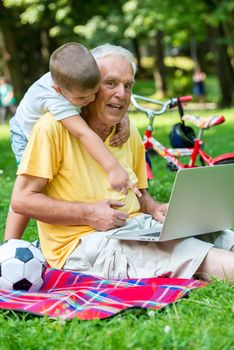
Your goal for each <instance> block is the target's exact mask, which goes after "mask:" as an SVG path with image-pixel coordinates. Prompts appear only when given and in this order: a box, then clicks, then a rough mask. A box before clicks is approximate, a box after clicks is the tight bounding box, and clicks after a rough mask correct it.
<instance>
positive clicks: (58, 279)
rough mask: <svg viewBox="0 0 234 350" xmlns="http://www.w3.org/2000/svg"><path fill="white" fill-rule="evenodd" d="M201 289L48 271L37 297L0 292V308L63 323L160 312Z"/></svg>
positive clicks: (182, 282)
mask: <svg viewBox="0 0 234 350" xmlns="http://www.w3.org/2000/svg"><path fill="white" fill-rule="evenodd" d="M204 285H205V283H203V282H200V281H197V280H194V279H179V278H141V279H123V280H105V279H103V278H99V277H94V276H89V275H84V274H80V273H75V272H70V271H63V270H55V269H48V270H47V271H46V274H45V279H44V283H43V285H42V288H41V289H40V291H39V292H37V293H29V292H23V291H6V290H0V308H2V309H11V310H18V311H25V312H30V313H34V314H37V315H48V316H52V317H61V318H64V319H70V318H73V317H76V318H78V319H80V320H91V319H95V318H99V319H102V318H106V317H110V316H113V315H115V314H117V313H118V312H120V311H122V310H125V309H128V308H132V307H141V308H146V309H147V308H152V309H160V308H162V307H164V306H166V305H168V304H170V303H173V302H174V301H176V300H177V299H179V298H181V297H183V296H184V295H186V294H187V293H188V292H189V291H190V290H191V289H194V288H198V287H203V286H204Z"/></svg>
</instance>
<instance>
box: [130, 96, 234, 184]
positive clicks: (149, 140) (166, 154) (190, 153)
mask: <svg viewBox="0 0 234 350" xmlns="http://www.w3.org/2000/svg"><path fill="white" fill-rule="evenodd" d="M136 99H140V100H142V101H145V102H148V103H153V104H156V105H159V106H160V107H161V109H159V110H153V109H149V108H146V107H144V106H142V105H140V104H139V103H138V102H137V101H136ZM188 100H191V96H184V97H181V98H180V101H182V102H183V101H188ZM132 104H133V105H134V106H135V107H136V109H138V110H140V111H142V112H144V113H146V114H147V117H148V119H149V125H148V127H147V129H146V131H145V134H144V139H143V142H144V146H145V150H146V152H147V151H150V150H154V151H155V152H156V153H157V154H158V155H159V156H160V157H161V158H164V159H165V160H166V161H167V163H168V165H169V168H170V169H171V170H179V169H183V168H192V167H195V166H196V160H197V157H198V156H199V158H200V161H201V163H202V165H208V166H212V165H216V164H219V163H220V164H221V163H222V162H234V153H227V154H222V155H220V156H218V157H215V158H212V157H210V156H209V155H208V154H207V153H206V152H204V150H203V144H204V142H203V141H202V135H203V129H199V131H198V135H197V137H196V139H195V141H194V145H193V147H192V148H167V147H165V146H164V145H163V144H161V143H160V142H159V141H158V140H156V139H155V138H154V137H153V136H152V134H153V129H154V128H153V123H154V118H155V116H156V115H161V114H163V113H165V112H166V110H167V109H168V108H172V107H175V106H178V108H179V107H180V109H179V112H180V115H183V109H181V108H182V107H181V105H180V102H179V103H178V98H173V99H171V100H168V101H166V102H161V101H157V100H153V99H149V98H146V97H143V96H139V95H133V96H132ZM224 120H225V119H224V118H223V121H224ZM179 157H189V161H188V163H186V164H183V163H182V162H181V161H180V160H179V159H178V158H179ZM147 163H148V162H147ZM147 173H148V178H149V179H152V178H153V174H152V171H151V166H150V164H147Z"/></svg>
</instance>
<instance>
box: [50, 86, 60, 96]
mask: <svg viewBox="0 0 234 350" xmlns="http://www.w3.org/2000/svg"><path fill="white" fill-rule="evenodd" d="M52 88H53V89H54V90H55V91H56V92H57V93H58V94H61V93H62V90H61V89H60V87H59V86H58V85H52Z"/></svg>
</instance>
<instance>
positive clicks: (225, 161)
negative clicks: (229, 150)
mask: <svg viewBox="0 0 234 350" xmlns="http://www.w3.org/2000/svg"><path fill="white" fill-rule="evenodd" d="M231 163H234V157H231V158H227V159H222V160H218V161H217V162H214V165H222V164H231Z"/></svg>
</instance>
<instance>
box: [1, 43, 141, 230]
mask: <svg viewBox="0 0 234 350" xmlns="http://www.w3.org/2000/svg"><path fill="white" fill-rule="evenodd" d="M49 66H50V72H48V73H46V74H44V75H43V76H42V77H41V78H40V79H39V80H37V81H36V82H35V83H34V84H33V85H32V86H31V87H30V88H29V90H28V91H27V92H26V94H25V95H24V97H23V99H22V101H21V102H20V104H19V106H18V108H17V110H16V114H15V116H14V117H13V118H12V119H11V120H10V129H11V140H12V149H13V152H14V154H15V156H16V160H17V163H18V164H19V163H20V161H21V158H22V155H23V152H24V150H25V147H26V145H27V143H28V139H29V136H30V134H31V131H32V128H33V126H34V124H35V123H36V122H37V121H38V119H39V118H40V116H41V115H43V114H44V113H46V112H50V113H51V114H52V115H53V116H54V118H55V119H56V120H57V121H58V122H61V123H62V124H63V125H64V127H65V128H66V129H68V131H69V132H70V133H71V134H72V135H73V136H74V137H76V138H78V139H79V140H80V141H81V143H82V144H83V145H84V147H85V149H86V150H87V151H88V154H89V156H91V157H92V158H93V159H94V160H95V161H96V162H97V163H98V164H99V165H100V166H101V167H102V168H103V170H105V172H106V173H107V175H108V179H109V184H110V187H111V188H112V189H113V190H116V191H119V192H122V193H123V194H127V193H128V189H129V188H131V189H132V190H133V191H134V192H135V193H136V194H138V195H141V194H140V192H139V190H138V189H137V187H136V186H135V185H133V184H132V182H131V181H130V179H129V176H128V173H127V171H126V170H125V169H124V168H123V167H122V165H120V163H119V161H118V160H117V159H116V158H115V157H114V156H113V155H112V153H111V152H110V150H109V149H108V148H107V146H106V145H105V144H104V142H103V141H102V140H101V138H100V136H98V135H97V134H96V133H95V132H94V131H93V130H92V129H91V128H90V127H89V126H88V124H87V123H86V122H85V120H84V119H83V118H82V117H81V116H80V112H81V107H84V106H86V105H88V104H89V103H90V102H92V101H94V100H95V96H96V93H97V91H98V89H99V86H100V72H99V69H98V66H97V63H96V61H95V59H94V57H93V56H92V54H91V53H90V51H89V50H88V49H87V48H85V47H84V46H83V45H81V44H78V43H74V42H71V43H67V44H64V45H62V46H61V47H59V48H58V49H57V50H55V51H54V53H53V54H52V55H51V58H50V63H49ZM111 88H112V87H111V86H110V89H111ZM106 108H109V109H111V110H112V111H113V113H118V112H119V110H120V109H122V105H121V104H119V103H118V104H115V105H112V104H110V105H107V106H106ZM120 126H121V127H120V128H119V134H121V135H119V142H118V145H120V144H122V143H124V142H125V141H126V140H127V139H128V137H129V133H130V131H129V120H128V116H127V114H126V115H125V118H124V120H123V121H122V122H120ZM120 130H121V131H120ZM42 132H43V131H42ZM115 140H116V139H115ZM58 151H59V150H58ZM48 152H49V150H48ZM40 156H41V157H46V154H41V155H40ZM27 222H28V218H25V217H23V216H20V215H17V214H15V213H14V212H13V211H12V210H11V209H10V211H9V213H8V219H7V226H6V230H7V231H12V232H15V231H16V232H23V231H24V229H25V227H26V225H27Z"/></svg>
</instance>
